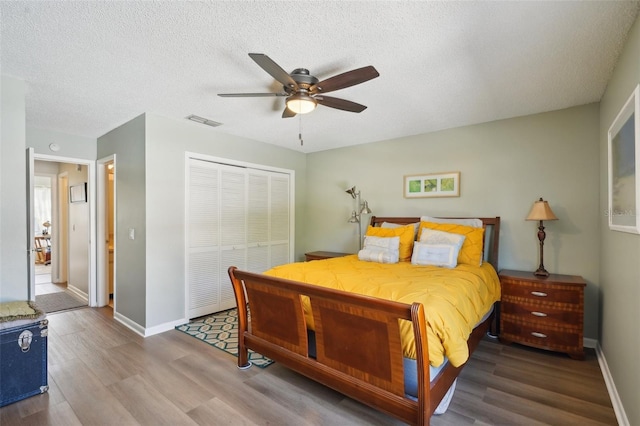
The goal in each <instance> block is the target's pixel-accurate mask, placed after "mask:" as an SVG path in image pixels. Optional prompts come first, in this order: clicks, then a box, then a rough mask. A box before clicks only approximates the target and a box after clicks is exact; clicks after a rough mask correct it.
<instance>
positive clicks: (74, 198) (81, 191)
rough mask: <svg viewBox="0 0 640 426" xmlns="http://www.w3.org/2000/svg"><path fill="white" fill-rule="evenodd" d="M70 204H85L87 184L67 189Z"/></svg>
mask: <svg viewBox="0 0 640 426" xmlns="http://www.w3.org/2000/svg"><path fill="white" fill-rule="evenodd" d="M69 202H70V203H86V202H87V182H84V183H80V184H78V185H71V186H70V187H69Z"/></svg>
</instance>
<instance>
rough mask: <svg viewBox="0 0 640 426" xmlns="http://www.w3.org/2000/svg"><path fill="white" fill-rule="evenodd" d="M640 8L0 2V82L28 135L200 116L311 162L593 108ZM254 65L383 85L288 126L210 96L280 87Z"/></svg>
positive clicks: (345, 94)
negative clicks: (14, 96)
mask: <svg viewBox="0 0 640 426" xmlns="http://www.w3.org/2000/svg"><path fill="white" fill-rule="evenodd" d="M639 5H640V3H639V2H637V1H632V2H625V1H601V2H600V1H592V2H574V1H572V2H566V1H562V2H396V1H393V2H391V1H390V2H345V1H340V2H338V1H323V2H308V1H296V2H281V1H252V2H244V1H225V2H126V1H125V2H31V1H24V2H23V1H20V2H10V1H3V2H1V3H0V12H1V14H2V15H1V25H2V33H1V37H2V39H1V52H0V53H1V57H0V59H1V67H2V68H1V72H2V74H5V75H10V76H13V77H18V78H20V79H23V80H25V81H26V84H27V88H28V92H27V97H26V105H27V124H28V125H30V126H34V127H39V128H44V129H51V130H56V131H61V132H65V133H70V134H75V135H81V136H89V137H92V138H97V137H99V136H101V135H103V134H105V133H106V132H108V131H109V130H111V129H113V128H114V127H116V126H118V125H120V124H123V123H125V122H127V121H128V120H130V119H132V118H134V117H135V116H137V115H139V114H141V113H143V112H151V113H156V114H160V115H164V116H168V117H173V118H176V119H184V117H186V116H188V115H190V114H196V115H199V116H202V117H205V118H208V119H211V120H214V121H218V122H221V123H223V126H221V127H217V128H211V129H210V131H211V132H216V133H229V134H234V135H239V136H243V137H247V138H250V139H254V140H259V141H263V142H267V143H270V144H275V145H279V146H283V147H287V148H291V149H295V150H300V151H303V152H313V151H320V150H325V149H331V148H336V147H341V146H348V145H354V144H360V143H366V142H373V141H378V140H384V139H391V138H396V137H400V136H406V135H413V134H419V133H426V132H431V131H435V130H441V129H446V128H451V127H458V126H463V125H468V124H474V123H481V122H487V121H493V120H497V119H502V118H508V117H514V116H520V115H526V114H532V113H538V112H543V111H551V110H556V109H561V108H566V107H570V106H574V105H581V104H586V103H590V102H596V101H599V100H600V98H601V96H602V94H603V93H604V90H605V87H606V84H607V81H608V79H609V77H610V76H611V73H612V71H613V67H614V65H615V61H616V59H617V57H618V54H619V52H620V51H621V48H622V46H623V44H624V41H625V39H626V35H627V33H628V31H629V29H630V27H631V25H632V24H633V22H634V19H635V18H636V16H637V14H638V9H639ZM248 53H264V54H266V55H268V56H269V57H270V58H271V59H273V60H274V61H276V62H277V63H278V64H279V65H280V66H281V67H282V68H284V69H285V70H286V71H287V72H290V71H292V70H293V69H295V68H300V67H303V68H308V69H309V70H310V71H311V73H312V74H314V75H315V76H317V77H318V78H320V79H321V80H322V79H324V78H327V77H330V76H332V75H335V74H338V73H341V72H344V71H348V70H351V69H354V68H359V67H363V66H366V65H373V66H375V67H376V69H377V70H378V71H379V73H380V77H378V78H376V79H374V80H371V81H368V82H366V83H363V84H361V85H358V86H354V87H350V88H347V89H343V90H340V91H336V92H333V93H331V95H332V96H336V97H340V98H344V99H348V100H351V101H355V102H358V103H361V104H364V105H367V106H368V109H366V110H365V111H364V112H362V113H360V114H355V113H350V112H344V111H339V110H335V109H331V108H327V107H322V106H319V107H318V108H317V109H316V110H315V111H313V112H312V113H310V114H308V115H304V116H302V117H301V119H299V118H298V117H295V118H289V119H282V118H280V117H281V113H282V110H283V108H284V98H221V97H218V96H216V94H217V93H228V92H269V91H278V90H279V89H281V86H280V85H279V84H277V83H276V82H275V81H274V80H273V78H272V77H270V76H269V75H268V74H267V73H266V72H265V71H263V70H262V69H261V68H260V67H259V66H258V65H257V64H256V63H255V62H253V61H252V60H251V59H250V58H249V56H248V55H247V54H248ZM193 125H200V124H195V123H194V124H193ZM300 127H301V128H302V134H303V138H304V146H300V142H299V141H298V132H299V129H300Z"/></svg>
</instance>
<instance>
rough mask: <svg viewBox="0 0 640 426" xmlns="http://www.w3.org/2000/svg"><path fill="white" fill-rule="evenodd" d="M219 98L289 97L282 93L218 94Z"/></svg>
mask: <svg viewBox="0 0 640 426" xmlns="http://www.w3.org/2000/svg"><path fill="white" fill-rule="evenodd" d="M218 96H222V97H223V98H267V97H272V96H289V95H288V94H286V93H284V92H282V93H218Z"/></svg>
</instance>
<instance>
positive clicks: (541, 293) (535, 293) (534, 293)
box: [531, 291, 547, 297]
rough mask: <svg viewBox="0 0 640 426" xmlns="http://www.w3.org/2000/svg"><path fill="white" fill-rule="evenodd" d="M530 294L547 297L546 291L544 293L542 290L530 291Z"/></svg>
mask: <svg viewBox="0 0 640 426" xmlns="http://www.w3.org/2000/svg"><path fill="white" fill-rule="evenodd" d="M531 294H533V295H534V296H536V297H547V293H544V292H542V291H532V292H531Z"/></svg>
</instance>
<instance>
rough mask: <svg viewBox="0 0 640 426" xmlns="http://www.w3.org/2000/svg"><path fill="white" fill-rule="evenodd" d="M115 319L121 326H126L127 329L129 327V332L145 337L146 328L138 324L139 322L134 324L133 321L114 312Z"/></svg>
mask: <svg viewBox="0 0 640 426" xmlns="http://www.w3.org/2000/svg"><path fill="white" fill-rule="evenodd" d="M113 319H114V320H116V321H118V322H119V323H120V324H122V325H124V326H125V327H127V328H128V329H129V330H131V331H133V332H134V333H136V334H138V335H139V336H141V337H145V335H144V327H143V326H141V325H140V324H138V323H137V322H134V321H132V320H131V319H129V318H127V317H125V316H124V315H122V314H119V313H118V312H115V311H114V312H113Z"/></svg>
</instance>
